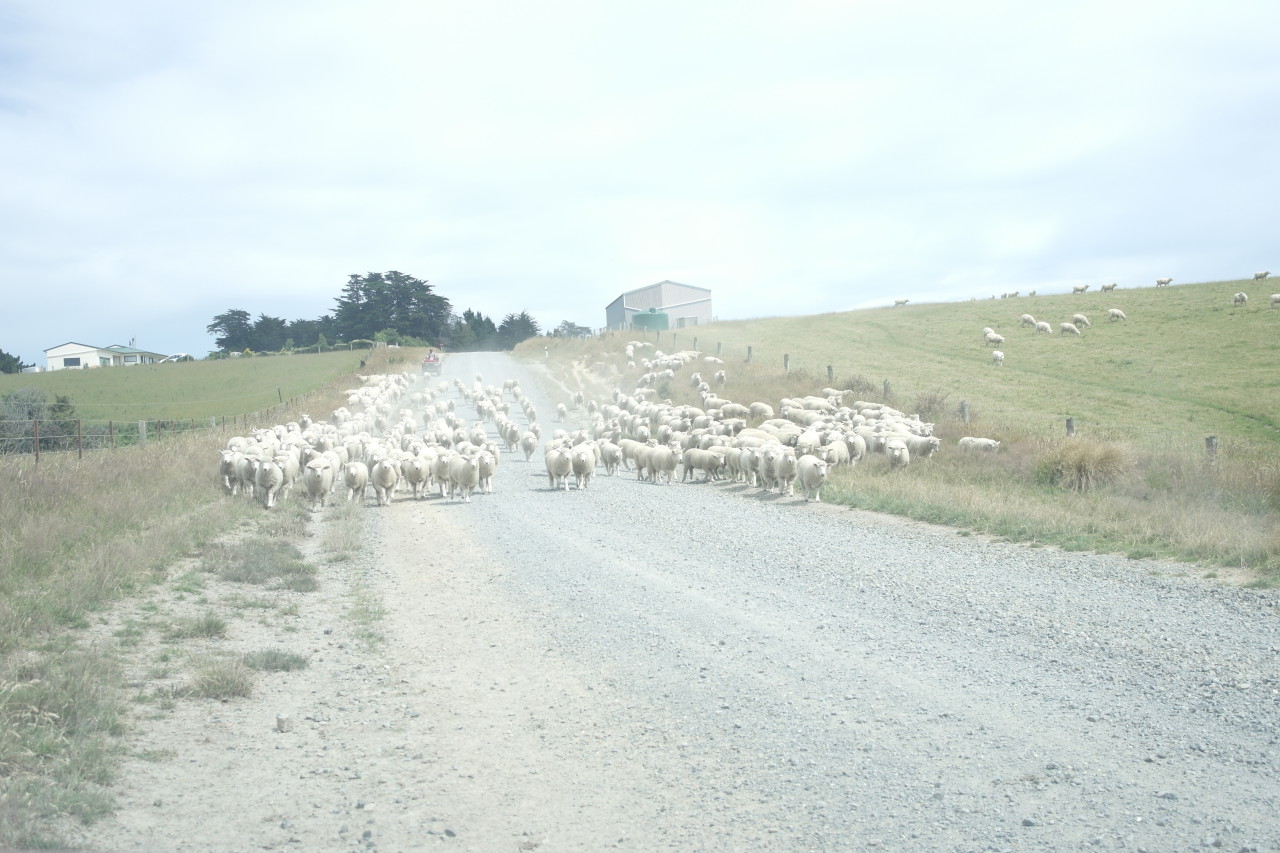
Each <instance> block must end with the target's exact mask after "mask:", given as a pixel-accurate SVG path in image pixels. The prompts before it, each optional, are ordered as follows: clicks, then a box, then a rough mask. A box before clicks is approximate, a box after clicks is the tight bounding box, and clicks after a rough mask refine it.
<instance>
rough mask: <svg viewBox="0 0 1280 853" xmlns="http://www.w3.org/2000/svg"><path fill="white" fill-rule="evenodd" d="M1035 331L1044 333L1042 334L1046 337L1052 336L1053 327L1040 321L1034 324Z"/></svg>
mask: <svg viewBox="0 0 1280 853" xmlns="http://www.w3.org/2000/svg"><path fill="white" fill-rule="evenodd" d="M1036 331H1037V332H1043V333H1044V334H1046V335H1052V334H1053V326H1050V325H1049V324H1048V323H1046V322H1044V321H1043V320H1041V321H1039V322H1038V323H1036Z"/></svg>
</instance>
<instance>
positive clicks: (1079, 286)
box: [1071, 284, 1089, 293]
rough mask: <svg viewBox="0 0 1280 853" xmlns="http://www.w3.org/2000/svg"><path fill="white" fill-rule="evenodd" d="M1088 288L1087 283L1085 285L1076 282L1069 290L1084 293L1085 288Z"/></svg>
mask: <svg viewBox="0 0 1280 853" xmlns="http://www.w3.org/2000/svg"><path fill="white" fill-rule="evenodd" d="M1088 289H1089V285H1087V284H1077V285H1075V286H1073V287H1072V288H1071V292H1072V293H1084V292H1085V291H1086V290H1088Z"/></svg>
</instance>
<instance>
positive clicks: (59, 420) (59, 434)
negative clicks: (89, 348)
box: [0, 388, 76, 453]
mask: <svg viewBox="0 0 1280 853" xmlns="http://www.w3.org/2000/svg"><path fill="white" fill-rule="evenodd" d="M75 418H76V407H75V406H74V405H73V404H72V402H71V398H70V397H68V396H65V395H63V394H57V395H55V396H54V398H53V403H50V402H49V395H48V393H47V392H46V391H45V390H44V389H42V388H19V389H18V390H16V391H10V392H9V393H8V394H5V395H4V396H3V397H0V438H3V439H4V440H3V441H0V451H3V452H5V453H30V452H31V451H32V450H34V449H35V448H34V447H33V446H32V441H31V440H32V439H33V438H34V436H35V427H34V424H33V423H32V422H33V421H39V422H40V450H41V451H49V450H63V449H66V448H68V447H73V446H74V444H75V434H76V420H75Z"/></svg>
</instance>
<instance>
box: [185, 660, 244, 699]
mask: <svg viewBox="0 0 1280 853" xmlns="http://www.w3.org/2000/svg"><path fill="white" fill-rule="evenodd" d="M253 686H254V675H253V670H251V669H250V668H249V667H248V666H246V665H245V663H244V662H243V661H241V660H235V659H223V658H205V659H201V660H198V661H196V662H195V665H194V667H193V669H192V672H191V683H190V686H189V687H188V688H187V691H186V695H188V696H196V697H200V698H203V699H238V698H243V697H245V696H252V695H253Z"/></svg>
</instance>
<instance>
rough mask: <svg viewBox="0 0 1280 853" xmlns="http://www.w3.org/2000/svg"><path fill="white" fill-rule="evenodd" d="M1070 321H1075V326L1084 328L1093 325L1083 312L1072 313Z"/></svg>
mask: <svg viewBox="0 0 1280 853" xmlns="http://www.w3.org/2000/svg"><path fill="white" fill-rule="evenodd" d="M1071 322H1072V323H1075V324H1076V326H1077V327H1084V328H1086V329H1087V328H1089V327H1090V326H1092V325H1093V324H1092V323H1090V322H1089V318H1088V317H1086V316H1084V315H1083V314H1072V315H1071Z"/></svg>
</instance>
